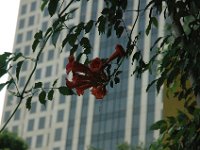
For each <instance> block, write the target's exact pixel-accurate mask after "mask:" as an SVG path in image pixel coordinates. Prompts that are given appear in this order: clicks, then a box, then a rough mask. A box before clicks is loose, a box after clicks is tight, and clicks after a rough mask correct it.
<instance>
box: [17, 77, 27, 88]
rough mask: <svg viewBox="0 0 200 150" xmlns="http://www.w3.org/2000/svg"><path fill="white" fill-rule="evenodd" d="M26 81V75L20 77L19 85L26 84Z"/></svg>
mask: <svg viewBox="0 0 200 150" xmlns="http://www.w3.org/2000/svg"><path fill="white" fill-rule="evenodd" d="M25 81H26V78H25V77H20V79H19V86H20V87H23V86H24V85H25Z"/></svg>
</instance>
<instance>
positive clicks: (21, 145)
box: [0, 130, 28, 150]
mask: <svg viewBox="0 0 200 150" xmlns="http://www.w3.org/2000/svg"><path fill="white" fill-rule="evenodd" d="M0 149H1V150H28V145H27V144H26V142H25V141H24V140H23V139H22V138H20V137H18V136H17V134H15V133H12V132H9V131H7V130H5V131H3V132H2V133H1V134H0Z"/></svg>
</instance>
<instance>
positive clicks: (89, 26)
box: [85, 20, 94, 33]
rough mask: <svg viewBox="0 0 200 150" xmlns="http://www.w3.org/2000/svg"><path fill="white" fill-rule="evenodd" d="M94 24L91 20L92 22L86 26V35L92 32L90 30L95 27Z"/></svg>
mask: <svg viewBox="0 0 200 150" xmlns="http://www.w3.org/2000/svg"><path fill="white" fill-rule="evenodd" d="M93 24H94V21H93V20H90V21H89V22H88V23H87V24H86V26H85V33H88V32H90V30H91V29H92V27H93Z"/></svg>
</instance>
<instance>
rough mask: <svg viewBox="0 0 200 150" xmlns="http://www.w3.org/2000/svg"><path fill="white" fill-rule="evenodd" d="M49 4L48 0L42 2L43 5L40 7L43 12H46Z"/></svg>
mask: <svg viewBox="0 0 200 150" xmlns="http://www.w3.org/2000/svg"><path fill="white" fill-rule="evenodd" d="M47 3H48V0H42V4H41V6H40V9H41V10H42V11H43V10H44V8H45V6H46V5H47Z"/></svg>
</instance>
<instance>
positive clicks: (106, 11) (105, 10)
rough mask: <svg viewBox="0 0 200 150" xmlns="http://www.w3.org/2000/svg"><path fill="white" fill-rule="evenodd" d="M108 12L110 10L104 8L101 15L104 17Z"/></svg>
mask: <svg viewBox="0 0 200 150" xmlns="http://www.w3.org/2000/svg"><path fill="white" fill-rule="evenodd" d="M109 11H110V9H109V8H104V9H103V10H102V12H101V13H102V14H103V15H106V14H108V13H109Z"/></svg>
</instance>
